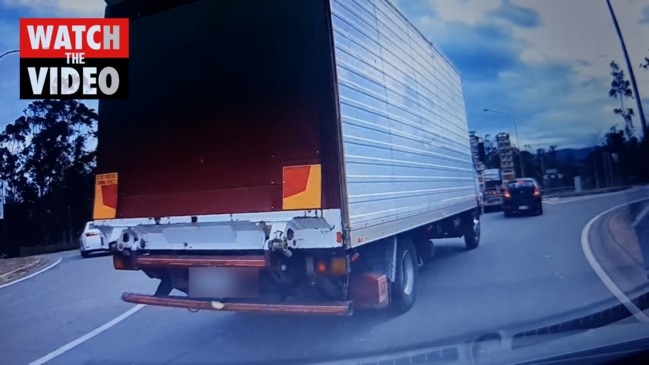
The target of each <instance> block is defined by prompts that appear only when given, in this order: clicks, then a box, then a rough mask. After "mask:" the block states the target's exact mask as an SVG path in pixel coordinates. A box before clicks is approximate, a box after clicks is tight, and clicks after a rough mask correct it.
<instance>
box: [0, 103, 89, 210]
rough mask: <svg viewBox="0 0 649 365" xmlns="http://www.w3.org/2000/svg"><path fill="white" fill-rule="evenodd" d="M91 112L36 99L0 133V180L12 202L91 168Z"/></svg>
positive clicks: (30, 197)
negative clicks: (5, 185)
mask: <svg viewBox="0 0 649 365" xmlns="http://www.w3.org/2000/svg"><path fill="white" fill-rule="evenodd" d="M96 124H97V114H96V113H95V112H94V111H93V110H90V109H88V107H86V106H85V105H84V104H81V103H79V102H77V101H74V100H38V101H34V102H32V103H31V104H30V105H29V106H27V108H26V109H25V111H24V115H23V116H21V117H20V118H18V119H16V121H15V122H14V123H10V124H8V125H7V127H6V128H5V130H4V131H3V132H2V133H0V145H1V146H2V147H0V179H3V180H5V181H7V182H8V183H7V185H8V190H9V195H10V198H11V199H12V200H15V201H17V202H22V201H34V200H35V199H38V198H42V197H44V196H45V195H47V194H48V193H51V192H52V189H53V188H54V187H57V186H61V185H64V178H65V177H66V175H67V174H70V173H71V172H75V173H77V174H87V173H89V172H90V171H92V169H93V168H94V160H95V152H94V149H92V148H90V146H89V142H91V140H92V139H93V138H94V137H95V133H96V132H95V131H96Z"/></svg>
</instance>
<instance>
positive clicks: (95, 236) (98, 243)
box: [79, 222, 109, 257]
mask: <svg viewBox="0 0 649 365" xmlns="http://www.w3.org/2000/svg"><path fill="white" fill-rule="evenodd" d="M79 250H80V251H81V256H82V257H88V256H89V255H90V254H91V253H94V252H108V251H109V248H108V243H107V242H106V240H105V239H104V235H103V234H102V233H101V231H100V230H98V229H97V228H95V226H94V225H93V224H92V222H88V223H86V226H85V227H84V229H83V233H81V238H80V247H79Z"/></svg>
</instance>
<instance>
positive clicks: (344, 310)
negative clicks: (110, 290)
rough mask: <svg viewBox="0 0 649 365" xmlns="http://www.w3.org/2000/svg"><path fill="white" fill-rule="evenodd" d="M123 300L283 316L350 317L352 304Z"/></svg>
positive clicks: (173, 298)
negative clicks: (279, 314)
mask: <svg viewBox="0 0 649 365" xmlns="http://www.w3.org/2000/svg"><path fill="white" fill-rule="evenodd" d="M122 300H124V301H125V302H129V303H136V304H146V305H155V306H163V307H174V308H187V309H193V310H199V309H203V310H215V311H229V312H264V313H281V314H323V315H339V316H342V315H350V314H352V303H351V302H331V303H321V304H313V303H309V304H269V303H260V302H234V301H216V300H208V299H192V298H187V297H179V296H160V297H158V296H153V295H145V294H134V293H124V294H122Z"/></svg>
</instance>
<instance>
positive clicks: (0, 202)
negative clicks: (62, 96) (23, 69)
mask: <svg viewBox="0 0 649 365" xmlns="http://www.w3.org/2000/svg"><path fill="white" fill-rule="evenodd" d="M18 52H20V50H18V49H10V50H8V51H5V52H2V53H1V54H0V60H1V59H3V58H4V57H5V56H8V55H10V54H12V53H18ZM4 203H5V184H4V181H0V220H2V219H4Z"/></svg>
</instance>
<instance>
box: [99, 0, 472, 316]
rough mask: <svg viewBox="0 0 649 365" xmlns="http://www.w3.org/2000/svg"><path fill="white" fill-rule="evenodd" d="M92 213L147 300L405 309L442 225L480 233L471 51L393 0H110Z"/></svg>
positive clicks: (445, 232) (196, 305) (467, 239)
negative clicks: (117, 91)
mask: <svg viewBox="0 0 649 365" xmlns="http://www.w3.org/2000/svg"><path fill="white" fill-rule="evenodd" d="M106 17H128V18H130V19H131V23H130V64H129V73H130V77H129V88H130V96H129V98H128V99H127V100H102V101H101V102H100V104H99V115H100V123H99V128H98V140H99V141H98V149H97V151H98V166H97V170H98V175H97V178H96V186H95V203H94V222H93V224H94V225H95V226H96V227H98V228H99V229H100V230H101V231H102V234H103V235H104V236H105V237H106V240H107V242H109V246H110V248H111V250H112V253H113V263H114V266H115V268H116V269H118V270H141V271H143V272H144V273H145V274H146V275H148V276H149V277H151V278H154V279H158V280H160V283H159V286H158V289H157V290H156V292H155V293H153V294H151V295H150V294H140V293H124V294H123V295H122V298H123V300H125V301H127V302H132V303H143V304H148V305H158V306H168V307H177V308H187V309H191V310H198V309H211V310H220V311H244V312H282V313H295V314H298V313H300V314H332V315H343V314H350V313H351V312H352V311H353V310H354V309H355V308H392V309H394V310H396V311H398V312H405V311H407V310H409V309H410V308H411V307H412V306H413V305H414V303H415V298H416V294H417V280H418V274H417V269H418V267H419V265H421V264H423V263H424V262H426V261H427V259H428V258H429V257H430V256H431V255H432V254H433V252H434V250H433V247H432V241H431V240H433V239H442V238H453V237H456V238H460V237H463V240H464V243H463V244H464V245H466V248H467V249H474V248H476V247H477V246H478V244H479V242H480V211H479V209H478V200H477V195H478V189H477V188H476V175H475V171H474V167H473V164H472V158H471V153H470V146H469V134H468V128H467V120H466V114H465V107H464V98H463V93H462V87H461V79H460V75H459V73H458V72H457V70H456V69H455V68H454V67H453V66H452V65H451V64H450V63H449V62H448V61H447V59H446V58H444V56H443V55H442V54H441V53H440V52H439V51H438V50H437V49H436V48H435V47H434V46H433V45H432V44H431V43H430V42H429V41H428V40H426V38H424V37H423V36H422V35H421V34H420V33H419V32H418V31H417V29H416V28H415V27H414V26H413V25H412V24H411V23H410V22H408V20H407V19H406V18H405V17H404V16H403V15H402V14H401V13H399V11H398V10H397V9H396V8H395V7H394V6H393V5H392V4H391V2H390V1H388V0H377V1H370V0H313V1H303V0H276V1H265V0H258V1H253V0H250V1H228V2H222V1H211V0H194V1H188V0H183V1H165V2H158V1H150V2H146V1H129V0H123V1H120V0H110V1H108V0H107V7H106Z"/></svg>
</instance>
